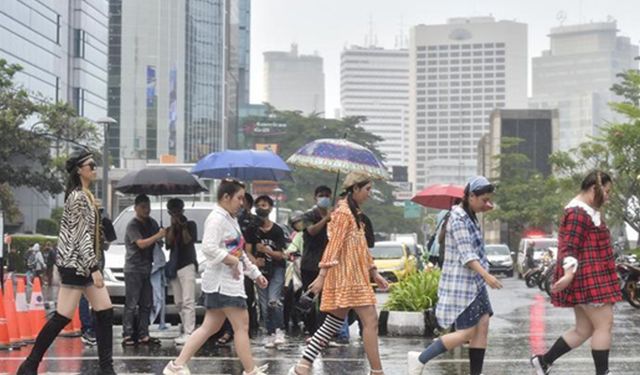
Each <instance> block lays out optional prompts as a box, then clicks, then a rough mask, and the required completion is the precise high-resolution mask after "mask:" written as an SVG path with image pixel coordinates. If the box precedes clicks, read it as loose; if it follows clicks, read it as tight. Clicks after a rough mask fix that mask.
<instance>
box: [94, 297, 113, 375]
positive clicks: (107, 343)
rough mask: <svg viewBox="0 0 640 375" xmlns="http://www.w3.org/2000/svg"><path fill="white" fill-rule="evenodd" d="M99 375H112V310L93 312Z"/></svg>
mask: <svg viewBox="0 0 640 375" xmlns="http://www.w3.org/2000/svg"><path fill="white" fill-rule="evenodd" d="M93 317H94V318H95V320H96V327H95V330H96V341H97V342H98V361H99V362H100V374H101V375H113V374H115V373H116V372H115V371H114V370H113V308H110V309H107V310H101V311H93Z"/></svg>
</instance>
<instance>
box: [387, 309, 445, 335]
mask: <svg viewBox="0 0 640 375" xmlns="http://www.w3.org/2000/svg"><path fill="white" fill-rule="evenodd" d="M437 329H438V325H437V322H436V319H435V311H434V310H433V309H428V310H426V311H423V312H413V311H381V312H380V318H379V320H378V331H379V334H380V335H388V336H422V337H433V336H434V332H435V331H436V330H437Z"/></svg>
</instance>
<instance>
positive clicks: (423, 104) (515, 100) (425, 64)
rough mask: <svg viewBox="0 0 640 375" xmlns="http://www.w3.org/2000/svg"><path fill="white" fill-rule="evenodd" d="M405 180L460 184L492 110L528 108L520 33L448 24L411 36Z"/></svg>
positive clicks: (516, 26) (489, 24)
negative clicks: (407, 152)
mask: <svg viewBox="0 0 640 375" xmlns="http://www.w3.org/2000/svg"><path fill="white" fill-rule="evenodd" d="M409 65H410V81H409V82H410V84H409V93H410V94H409V98H410V101H409V121H410V122H409V126H410V130H409V134H410V137H409V138H410V139H411V143H410V147H409V180H410V181H411V182H413V183H414V188H416V189H421V188H423V187H424V186H426V185H428V184H433V183H456V184H464V183H465V182H466V180H467V178H468V177H469V176H471V175H473V174H475V172H476V158H477V152H476V147H477V144H478V140H479V139H480V137H482V136H483V135H484V134H485V133H486V132H487V130H488V127H489V115H490V114H491V112H492V111H493V110H494V109H495V108H504V107H515V108H524V107H526V104H527V25H525V24H522V23H518V22H512V21H498V22H496V21H495V20H494V18H493V17H472V18H454V19H450V20H449V21H448V22H447V23H446V24H443V25H418V26H415V27H413V28H412V29H411V41H410V50H409Z"/></svg>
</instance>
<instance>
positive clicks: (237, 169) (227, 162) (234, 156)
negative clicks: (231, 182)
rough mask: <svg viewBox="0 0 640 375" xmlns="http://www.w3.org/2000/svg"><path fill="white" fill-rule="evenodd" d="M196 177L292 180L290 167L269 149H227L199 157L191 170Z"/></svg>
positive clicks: (242, 179)
mask: <svg viewBox="0 0 640 375" xmlns="http://www.w3.org/2000/svg"><path fill="white" fill-rule="evenodd" d="M191 173H193V174H195V175H197V176H198V177H204V178H215V179H222V178H226V177H233V178H237V179H238V180H241V181H281V180H293V178H292V177H291V169H289V167H288V166H287V164H286V163H285V162H284V161H283V160H282V159H281V158H280V157H279V156H278V155H276V154H274V153H273V152H271V151H256V150H227V151H221V152H214V153H211V154H209V155H207V156H205V157H204V158H202V159H200V160H199V161H198V162H197V163H196V165H195V166H194V167H193V169H192V170H191Z"/></svg>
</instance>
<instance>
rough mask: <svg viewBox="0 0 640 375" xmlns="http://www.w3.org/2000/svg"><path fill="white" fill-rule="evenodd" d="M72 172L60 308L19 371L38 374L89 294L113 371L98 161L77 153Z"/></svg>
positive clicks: (106, 364) (101, 355) (102, 355)
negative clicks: (94, 188) (96, 188)
mask: <svg viewBox="0 0 640 375" xmlns="http://www.w3.org/2000/svg"><path fill="white" fill-rule="evenodd" d="M66 170H67V172H68V173H69V180H68V183H67V190H66V192H65V203H64V212H63V214H62V220H61V223H60V234H59V236H58V253H57V258H56V265H57V266H58V272H59V273H60V280H61V282H60V291H59V293H58V302H57V305H56V306H57V309H56V312H55V313H54V314H53V317H52V318H51V319H49V321H48V322H47V323H46V324H45V326H44V327H43V328H42V330H41V331H40V333H39V334H38V337H37V338H36V342H35V344H34V346H33V349H32V350H31V353H30V354H29V356H28V357H27V359H25V361H24V362H23V363H22V365H21V366H20V368H19V369H18V374H19V375H31V374H34V375H35V374H37V373H38V365H39V364H40V361H41V360H42V357H43V356H44V353H45V352H46V351H47V349H48V348H49V346H51V343H52V342H53V340H54V339H55V338H56V336H58V333H60V331H62V329H63V328H64V327H65V326H66V325H67V324H68V323H69V322H70V321H71V318H72V317H73V314H74V312H75V310H76V309H77V308H78V303H79V301H80V297H81V296H82V294H83V293H84V295H85V296H86V298H87V299H88V300H89V303H90V304H91V307H92V308H93V314H94V317H95V320H96V339H97V341H98V360H99V366H100V369H99V372H98V373H99V374H102V375H111V374H115V371H114V370H113V360H112V351H113V344H112V343H113V331H112V323H113V307H112V305H111V299H110V298H109V293H108V292H107V289H106V288H105V287H104V280H103V278H102V272H101V271H100V269H99V267H98V263H99V260H100V259H99V258H100V257H101V252H100V246H101V241H102V240H101V226H100V215H99V213H98V207H97V205H96V202H95V198H94V197H93V194H92V193H91V191H90V190H89V186H90V185H91V183H92V182H93V181H95V179H96V163H95V161H94V160H93V154H92V153H91V152H89V151H88V150H87V149H84V148H83V149H80V150H77V151H74V153H73V154H71V156H70V157H69V159H68V160H67V163H66Z"/></svg>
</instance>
